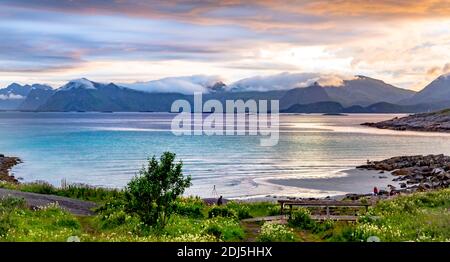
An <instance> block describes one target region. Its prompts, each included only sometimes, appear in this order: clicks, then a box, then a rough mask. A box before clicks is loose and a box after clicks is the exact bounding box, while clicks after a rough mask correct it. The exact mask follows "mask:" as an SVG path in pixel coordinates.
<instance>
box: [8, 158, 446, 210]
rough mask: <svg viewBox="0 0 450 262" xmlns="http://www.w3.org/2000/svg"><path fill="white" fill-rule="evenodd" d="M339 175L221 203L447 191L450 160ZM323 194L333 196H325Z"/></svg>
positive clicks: (383, 165)
mask: <svg viewBox="0 0 450 262" xmlns="http://www.w3.org/2000/svg"><path fill="white" fill-rule="evenodd" d="M20 163H22V161H21V159H20V158H18V157H8V156H4V155H3V154H0V181H5V182H8V183H13V184H21V183H20V182H19V180H18V179H17V178H16V177H15V176H14V175H12V174H11V173H10V170H11V168H13V167H14V166H16V165H18V164H20ZM341 172H342V173H345V174H346V175H345V176H337V177H328V178H279V179H277V178H271V179H269V180H267V181H266V182H267V183H270V184H273V185H278V186H284V187H291V188H297V189H298V190H299V191H301V190H313V191H318V192H323V193H321V194H320V195H311V196H300V195H298V196H295V195H292V194H288V195H283V194H267V195H254V196H249V195H247V196H237V197H227V198H224V200H225V201H231V200H233V201H237V202H246V203H257V202H277V201H278V200H318V199H322V200H323V199H330V200H343V199H358V198H360V197H365V196H371V195H373V189H374V187H377V188H378V190H379V192H380V194H379V195H385V196H390V195H393V194H400V193H406V194H408V193H413V192H416V191H427V190H432V189H438V188H447V187H449V186H450V156H445V155H443V154H441V155H425V156H423V155H417V156H397V157H392V158H389V159H385V160H381V161H370V162H369V161H368V162H367V164H365V165H360V166H356V167H355V168H353V169H348V170H342V171H341ZM36 182H37V181H35V182H28V183H36ZM41 182H42V181H41ZM25 184H26V183H25ZM325 192H336V193H337V194H325ZM202 199H203V200H204V201H205V202H208V203H210V202H211V203H212V202H214V199H213V198H208V197H203V198H202Z"/></svg>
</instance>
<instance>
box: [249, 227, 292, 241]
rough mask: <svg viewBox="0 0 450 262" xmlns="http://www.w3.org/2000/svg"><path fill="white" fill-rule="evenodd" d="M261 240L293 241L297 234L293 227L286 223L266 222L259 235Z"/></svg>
mask: <svg viewBox="0 0 450 262" xmlns="http://www.w3.org/2000/svg"><path fill="white" fill-rule="evenodd" d="M258 241H260V242H293V241H295V235H294V232H293V230H292V229H291V228H288V227H287V226H285V225H280V224H275V223H269V222H266V223H264V224H263V225H262V227H261V233H260V235H259V236H258Z"/></svg>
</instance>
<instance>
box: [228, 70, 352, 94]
mask: <svg viewBox="0 0 450 262" xmlns="http://www.w3.org/2000/svg"><path fill="white" fill-rule="evenodd" d="M352 78H353V77H342V76H338V75H321V74H319V73H287V72H285V73H281V74H275V75H269V76H254V77H250V78H245V79H242V80H239V81H237V82H235V83H233V84H231V85H230V87H231V89H232V90H235V91H270V90H288V89H293V88H298V87H308V86H311V85H314V83H318V84H319V85H321V86H342V85H343V84H344V80H349V79H352Z"/></svg>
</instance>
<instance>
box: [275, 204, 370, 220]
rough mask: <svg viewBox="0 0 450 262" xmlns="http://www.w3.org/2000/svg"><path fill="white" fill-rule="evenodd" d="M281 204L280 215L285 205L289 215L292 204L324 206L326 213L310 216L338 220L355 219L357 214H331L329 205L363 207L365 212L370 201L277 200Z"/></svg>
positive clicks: (317, 218)
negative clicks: (287, 207)
mask: <svg viewBox="0 0 450 262" xmlns="http://www.w3.org/2000/svg"><path fill="white" fill-rule="evenodd" d="M278 203H279V204H280V205H281V215H284V210H285V207H286V206H289V216H291V214H292V207H293V206H301V207H320V208H326V215H325V216H323V215H312V216H311V218H312V219H314V220H326V219H332V220H339V221H356V220H357V218H358V216H349V215H331V214H330V207H350V208H361V207H364V208H365V210H366V212H367V210H368V209H369V206H371V204H370V203H362V202H360V201H336V200H278Z"/></svg>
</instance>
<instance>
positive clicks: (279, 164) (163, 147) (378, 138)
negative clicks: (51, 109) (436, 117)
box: [0, 112, 450, 197]
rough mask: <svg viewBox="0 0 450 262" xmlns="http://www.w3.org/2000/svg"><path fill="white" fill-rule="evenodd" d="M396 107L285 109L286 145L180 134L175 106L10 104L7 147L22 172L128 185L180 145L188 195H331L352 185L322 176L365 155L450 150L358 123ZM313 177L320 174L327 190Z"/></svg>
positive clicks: (0, 120)
mask: <svg viewBox="0 0 450 262" xmlns="http://www.w3.org/2000/svg"><path fill="white" fill-rule="evenodd" d="M393 116H394V115H349V116H322V115H282V116H280V132H281V133H280V141H279V143H278V145H277V146H274V147H261V146H260V145H259V142H260V137H255V136H175V135H173V134H172V133H171V132H170V122H171V119H172V118H173V117H174V115H173V114H166V113H112V114H109V113H18V112H17V113H16V112H2V113H0V153H3V154H6V155H14V156H19V157H21V158H22V159H23V160H24V163H23V164H21V165H19V166H17V167H16V168H14V170H13V171H14V173H15V175H16V176H17V177H21V178H23V179H24V181H34V180H46V181H49V182H51V183H53V184H55V185H59V184H60V182H61V180H62V179H66V180H67V181H68V182H79V183H88V184H92V185H97V186H107V187H122V186H124V185H125V184H126V183H127V181H129V179H130V178H131V177H132V176H134V175H135V173H136V171H137V170H138V169H139V168H140V167H142V165H143V164H144V163H145V160H146V158H147V156H151V155H159V154H161V153H162V152H163V151H173V152H175V153H177V156H178V157H179V158H180V159H182V160H183V162H184V164H185V168H184V171H185V173H186V174H190V175H192V177H193V186H192V188H191V189H190V190H189V191H188V192H187V193H188V194H196V195H200V196H203V197H210V196H211V195H212V188H213V185H216V188H217V191H218V193H219V194H222V195H224V196H226V197H244V196H264V195H268V194H272V195H298V196H307V195H317V196H318V195H330V194H340V193H346V192H345V191H343V189H342V188H345V187H342V185H339V186H337V185H336V183H338V182H336V181H340V180H330V182H329V183H325V184H324V183H323V181H324V179H328V178H336V177H343V176H346V175H347V173H346V172H345V170H348V169H352V168H354V167H355V166H356V165H360V164H363V163H365V162H366V160H367V159H371V160H375V159H384V158H387V157H391V156H396V155H406V154H408V155H412V154H430V153H444V154H450V140H449V138H450V136H449V135H447V134H433V133H416V132H398V131H388V130H378V129H372V128H368V127H362V126H360V125H359V124H360V123H362V122H374V121H380V120H384V119H389V118H392V117H393ZM284 179H286V181H289V179H305V187H302V183H301V181H300V182H298V180H296V183H295V186H289V185H286V183H277V184H273V183H270V181H275V180H276V181H280V180H284ZM311 179H317V181H318V182H319V181H320V185H321V186H320V188H319V189H318V187H317V186H311V185H312V184H314V180H311ZM355 179H357V178H355ZM342 181H346V180H342ZM306 182H307V183H306ZM311 183H312V184H311ZM352 184H354V181H353V182H352ZM356 184H357V183H356Z"/></svg>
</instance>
